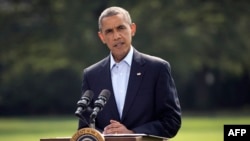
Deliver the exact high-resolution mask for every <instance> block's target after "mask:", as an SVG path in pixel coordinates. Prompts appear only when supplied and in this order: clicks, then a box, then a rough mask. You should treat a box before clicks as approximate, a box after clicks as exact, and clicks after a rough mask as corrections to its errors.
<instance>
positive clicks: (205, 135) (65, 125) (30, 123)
mask: <svg viewBox="0 0 250 141" xmlns="http://www.w3.org/2000/svg"><path fill="white" fill-rule="evenodd" d="M77 123H78V119H77V117H74V116H66V117H65V116H56V117H50V116H48V117H14V118H3V117H2V118H1V117H0V141H16V140H18V141H39V140H40V139H41V138H53V137H71V136H72V135H73V134H74V133H75V132H76V129H77ZM224 124H250V116H234V117H232V116H231V117H229V116H214V117H212V116H210V117H208V116H184V117H183V122H182V127H181V129H180V131H179V132H178V134H177V135H176V136H175V137H174V138H172V139H171V141H189V140H190V141H196V140H202V141H211V140H214V141H223V125H224Z"/></svg>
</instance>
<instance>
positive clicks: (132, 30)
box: [130, 23, 136, 36]
mask: <svg viewBox="0 0 250 141" xmlns="http://www.w3.org/2000/svg"><path fill="white" fill-rule="evenodd" d="M130 27H131V34H132V36H134V35H135V33H136V24H135V23H132V24H131V25H130Z"/></svg>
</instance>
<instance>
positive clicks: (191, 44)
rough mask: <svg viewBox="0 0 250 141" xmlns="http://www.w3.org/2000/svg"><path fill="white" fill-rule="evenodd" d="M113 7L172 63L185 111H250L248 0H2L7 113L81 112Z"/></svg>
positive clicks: (0, 75) (0, 45)
mask: <svg viewBox="0 0 250 141" xmlns="http://www.w3.org/2000/svg"><path fill="white" fill-rule="evenodd" d="M113 5H116V6H122V7H124V8H125V9H127V10H128V11H129V12H130V14H131V17H132V20H133V22H135V23H136V24H137V32H136V36H135V37H134V38H133V45H134V47H135V48H136V49H138V50H139V51H141V52H144V53H148V54H151V55H155V56H159V57H161V58H163V59H165V60H167V61H169V62H170V64H171V67H172V68H171V69H172V75H173V77H174V79H175V83H176V87H177V90H178V94H179V97H180V102H181V106H182V109H183V112H184V113H185V112H187V113H195V114H210V113H229V114H230V113H232V114H235V112H236V111H237V113H241V114H249V111H250V61H249V59H250V40H249V39H250V32H249V31H250V30H249V23H250V17H249V15H250V8H249V7H250V2H249V1H248V0H237V1H236V0H220V1H218V0H189V1H185V0H152V1H145V0H136V1H128V0H116V1H114V0H113V1H111V0H94V1H93V0H77V1H69V0H0V116H20V115H21V116H23V115H67V114H70V115H73V114H74V112H75V110H76V102H77V101H78V100H79V98H80V96H81V79H82V71H83V69H84V68H85V67H87V66H89V65H91V64H93V63H95V62H96V61H99V60H100V59H102V58H103V57H105V56H107V55H108V53H109V51H108V49H107V47H106V46H105V45H103V44H102V43H101V41H100V40H99V38H98V36H97V32H98V23H97V22H98V17H99V14H100V13H101V11H102V10H104V9H105V8H107V7H109V6H113Z"/></svg>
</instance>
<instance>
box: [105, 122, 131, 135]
mask: <svg viewBox="0 0 250 141" xmlns="http://www.w3.org/2000/svg"><path fill="white" fill-rule="evenodd" d="M133 133H134V132H133V131H132V130H128V129H127V127H126V126H124V125H123V124H121V123H120V122H118V121H116V120H110V124H109V125H108V126H106V127H105V128H104V131H103V134H133Z"/></svg>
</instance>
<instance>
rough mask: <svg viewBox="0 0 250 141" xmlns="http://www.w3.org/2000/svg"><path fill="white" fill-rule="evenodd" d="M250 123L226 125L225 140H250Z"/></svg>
mask: <svg viewBox="0 0 250 141" xmlns="http://www.w3.org/2000/svg"><path fill="white" fill-rule="evenodd" d="M249 137H250V125H224V141H229V140H230V141H231V140H235V141H249Z"/></svg>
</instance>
